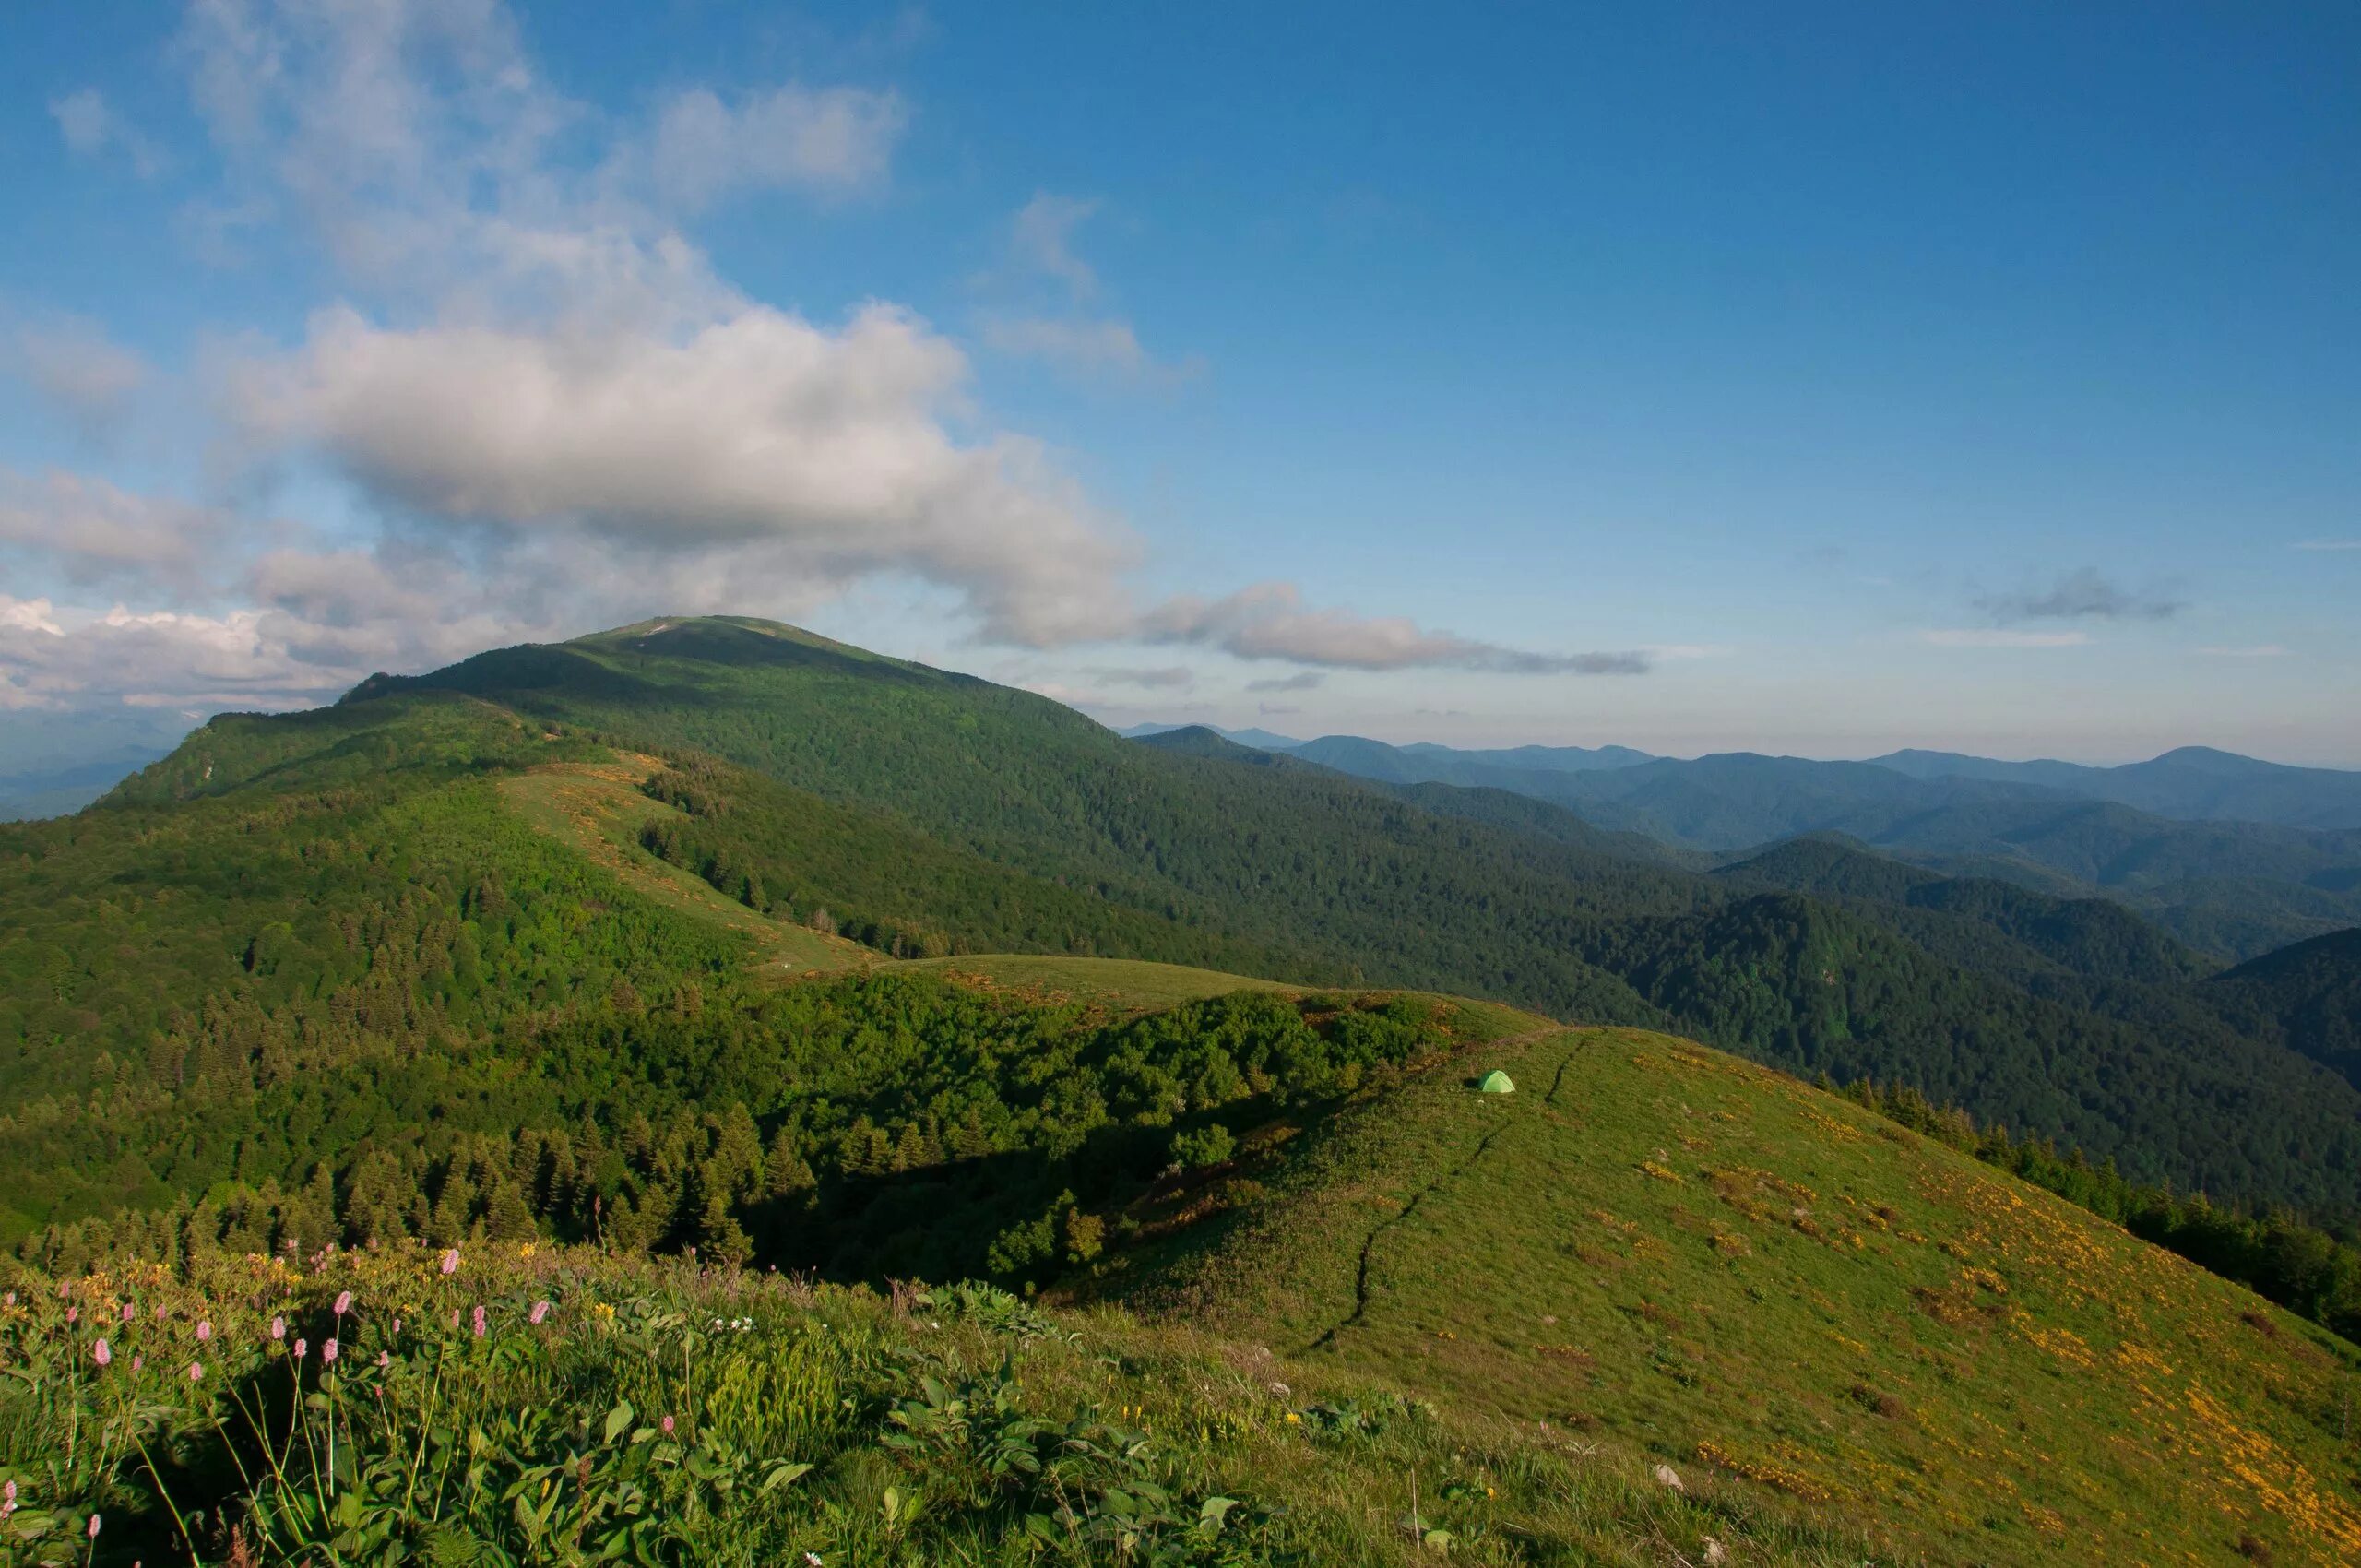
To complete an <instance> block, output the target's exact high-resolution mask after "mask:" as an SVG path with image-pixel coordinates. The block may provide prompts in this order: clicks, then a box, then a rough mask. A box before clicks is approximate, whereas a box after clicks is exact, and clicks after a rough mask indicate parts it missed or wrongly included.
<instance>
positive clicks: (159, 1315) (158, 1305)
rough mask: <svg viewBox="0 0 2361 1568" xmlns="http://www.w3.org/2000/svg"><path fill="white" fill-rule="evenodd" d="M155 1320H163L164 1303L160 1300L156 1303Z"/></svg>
mask: <svg viewBox="0 0 2361 1568" xmlns="http://www.w3.org/2000/svg"><path fill="white" fill-rule="evenodd" d="M156 1321H157V1322H158V1323H161V1322H163V1321H164V1303H163V1302H161V1301H159V1302H157V1303H156Z"/></svg>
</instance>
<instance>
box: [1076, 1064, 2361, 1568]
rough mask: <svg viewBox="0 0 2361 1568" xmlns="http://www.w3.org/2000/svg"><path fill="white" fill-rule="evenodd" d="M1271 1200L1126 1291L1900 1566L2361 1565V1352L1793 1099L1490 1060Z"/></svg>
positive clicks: (1707, 1078)
mask: <svg viewBox="0 0 2361 1568" xmlns="http://www.w3.org/2000/svg"><path fill="white" fill-rule="evenodd" d="M1457 1065H1459V1066H1460V1067H1464V1068H1465V1071H1466V1072H1467V1073H1471V1074H1472V1073H1475V1072H1480V1071H1482V1070H1485V1069H1489V1068H1490V1067H1493V1066H1501V1067H1505V1068H1506V1069H1507V1070H1508V1071H1509V1072H1510V1073H1511V1074H1512V1075H1513V1076H1514V1078H1515V1079H1516V1081H1517V1083H1518V1085H1519V1086H1520V1087H1519V1092H1518V1093H1517V1094H1515V1095H1513V1096H1490V1095H1478V1094H1474V1093H1471V1092H1469V1091H1468V1088H1467V1087H1466V1085H1465V1082H1464V1081H1463V1076H1462V1075H1461V1074H1460V1073H1459V1072H1456V1071H1453V1072H1445V1073H1432V1074H1428V1075H1421V1076H1418V1077H1416V1078H1412V1079H1410V1080H1407V1081H1406V1083H1404V1084H1403V1085H1402V1086H1400V1087H1396V1088H1394V1090H1393V1091H1391V1092H1390V1093H1388V1094H1386V1095H1383V1096H1382V1097H1378V1098H1374V1099H1370V1100H1368V1101H1366V1102H1364V1103H1362V1104H1360V1105H1358V1106H1357V1107H1354V1108H1353V1109H1351V1110H1349V1111H1346V1112H1345V1113H1343V1114H1342V1115H1341V1116H1339V1117H1338V1118H1336V1119H1335V1121H1334V1122H1332V1123H1328V1124H1327V1125H1325V1126H1323V1127H1322V1128H1317V1129H1313V1130H1311V1132H1309V1133H1308V1134H1306V1135H1305V1136H1304V1137H1302V1138H1301V1139H1299V1140H1298V1141H1297V1147H1296V1150H1295V1151H1294V1152H1293V1153H1291V1155H1290V1157H1289V1158H1288V1159H1287V1163H1286V1164H1285V1165H1284V1166H1283V1167H1282V1168H1281V1170H1279V1171H1278V1172H1277V1173H1276V1174H1275V1175H1273V1176H1270V1177H1268V1178H1266V1181H1267V1182H1268V1184H1269V1187H1270V1192H1271V1196H1270V1199H1269V1201H1267V1202H1265V1203H1264V1204H1263V1205H1261V1206H1257V1207H1256V1208H1254V1209H1252V1211H1249V1212H1245V1213H1241V1214H1240V1215H1238V1216H1235V1217H1233V1218H1232V1221H1231V1223H1230V1224H1229V1226H1228V1229H1227V1230H1226V1232H1225V1233H1224V1234H1222V1235H1221V1236H1220V1237H1219V1238H1218V1239H1217V1240H1215V1241H1212V1244H1210V1245H1207V1244H1205V1242H1206V1239H1205V1238H1195V1239H1192V1240H1191V1241H1188V1242H1187V1243H1185V1244H1182V1245H1179V1246H1175V1247H1172V1248H1170V1249H1169V1250H1168V1251H1167V1252H1166V1253H1164V1254H1162V1255H1161V1256H1160V1257H1159V1256H1155V1255H1151V1254H1142V1256H1141V1258H1140V1259H1139V1266H1137V1267H1136V1268H1135V1269H1134V1270H1133V1272H1131V1273H1130V1274H1128V1275H1118V1276H1115V1277H1110V1278H1109V1279H1106V1280H1102V1281H1100V1284H1101V1285H1102V1286H1104V1287H1108V1288H1110V1289H1114V1290H1116V1291H1119V1292H1121V1293H1123V1294H1126V1295H1128V1296H1131V1297H1132V1298H1133V1299H1135V1300H1140V1301H1146V1302H1151V1303H1153V1304H1154V1305H1155V1306H1156V1307H1157V1308H1158V1309H1159V1310H1162V1311H1164V1312H1167V1313H1175V1314H1179V1315H1185V1316H1187V1317H1190V1318H1192V1320H1195V1321H1200V1322H1204V1323H1206V1324H1209V1325H1213V1326H1215V1327H1216V1328H1217V1329H1218V1331H1220V1332H1225V1333H1229V1334H1235V1335H1241V1336H1252V1337H1254V1338H1256V1339H1258V1340H1261V1341H1264V1342H1266V1343H1269V1344H1270V1345H1272V1346H1273V1347H1275V1348H1283V1349H1284V1350H1286V1351H1287V1352H1288V1353H1290V1354H1293V1355H1295V1356H1297V1357H1299V1358H1301V1359H1302V1360H1303V1361H1304V1363H1305V1364H1307V1365H1321V1366H1329V1365H1333V1366H1335V1367H1336V1368H1337V1369H1339V1370H1343V1371H1349V1372H1357V1373H1364V1374H1369V1375H1374V1376H1382V1377H1386V1378H1389V1379H1392V1380H1394V1381H1395V1382H1396V1383H1397V1384H1399V1385H1400V1386H1403V1387H1406V1388H1417V1389H1419V1390H1422V1391H1426V1392H1429V1393H1430V1394H1431V1395H1432V1396H1434V1397H1437V1398H1439V1399H1441V1398H1448V1399H1450V1400H1451V1401H1453V1402H1454V1403H1465V1404H1466V1405H1469V1406H1472V1407H1479V1408H1486V1409H1489V1410H1490V1411H1492V1412H1493V1413H1495V1414H1496V1415H1497V1416H1498V1417H1500V1418H1501V1419H1503V1420H1511V1421H1514V1422H1519V1423H1524V1424H1525V1428H1526V1429H1527V1430H1530V1431H1535V1432H1536V1433H1538V1432H1541V1431H1551V1432H1569V1433H1577V1434H1607V1435H1611V1436H1612V1437H1614V1438H1616V1439H1618V1440H1620V1441H1623V1442H1628V1443H1633V1444H1635V1445H1637V1447H1638V1448H1640V1449H1641V1450H1642V1451H1643V1452H1644V1453H1646V1454H1648V1455H1654V1456H1655V1457H1657V1458H1660V1459H1662V1460H1663V1461H1665V1462H1667V1463H1668V1464H1671V1465H1674V1466H1677V1467H1695V1468H1697V1469H1700V1470H1703V1471H1704V1472H1707V1473H1711V1474H1718V1475H1721V1476H1724V1477H1726V1478H1731V1479H1738V1478H1744V1479H1747V1480H1748V1481H1750V1482H1752V1483H1754V1484H1755V1485H1756V1486H1758V1487H1759V1488H1760V1489H1762V1491H1764V1492H1766V1493H1768V1494H1770V1495H1773V1496H1774V1497H1780V1498H1784V1499H1786V1500H1788V1502H1789V1503H1791V1504H1792V1505H1793V1507H1794V1508H1795V1510H1796V1512H1797V1515H1798V1516H1799V1517H1801V1516H1807V1515H1808V1516H1815V1517H1823V1518H1824V1517H1829V1516H1836V1517H1843V1518H1849V1519H1857V1520H1859V1521H1862V1522H1863V1526H1864V1529H1865V1531H1866V1532H1867V1533H1868V1535H1869V1538H1870V1539H1871V1540H1872V1541H1873V1542H1874V1543H1875V1549H1876V1550H1877V1552H1878V1554H1879V1555H1880V1557H1881V1558H1883V1557H1887V1556H1892V1557H1897V1558H1903V1559H1909V1558H1916V1557H1920V1556H1924V1557H1925V1558H1927V1559H1928V1560H1932V1561H1944V1562H1983V1563H2022V1564H2027V1565H2031V1564H2039V1563H2052V1562H2150V1563H2159V1564H2161V1563H2209V1562H2232V1561H2241V1560H2245V1561H2258V1562H2260V1561H2273V1562H2282V1563H2288V1562H2306V1563H2336V1562H2354V1561H2356V1560H2361V1511H2356V1509H2355V1506H2354V1503H2353V1502H2352V1500H2351V1498H2352V1493H2351V1477H2352V1475H2353V1473H2354V1469H2355V1464H2356V1462H2361V1448H2357V1447H2356V1446H2355V1443H2354V1442H2353V1441H2352V1438H2351V1435H2350V1429H2349V1427H2348V1424H2347V1420H2348V1416H2347V1411H2348V1402H2349V1400H2350V1398H2351V1396H2352V1394H2353V1392H2354V1383H2355V1370H2356V1369H2355V1350H2354V1348H2353V1347H2352V1346H2350V1345H2348V1344H2346V1343H2344V1342H2343V1340H2341V1339H2338V1338H2337V1337H2336V1336H2332V1335H2331V1334H2329V1333H2328V1332H2327V1331H2326V1330H2324V1329H2321V1328H2319V1327H2317V1326H2316V1325H2314V1324H2308V1323H2306V1322H2304V1321H2302V1320H2300V1319H2298V1318H2296V1317H2294V1316H2292V1315H2290V1314H2288V1313H2284V1312H2281V1311H2279V1310H2278V1309H2276V1308H2274V1307H2272V1306H2270V1305H2269V1304H2267V1303H2266V1302H2264V1301H2261V1300H2260V1299H2259V1298H2257V1297H2255V1296H2253V1295H2252V1294H2250V1293H2249V1292H2248V1291H2246V1290H2243V1289H2239V1288H2238V1287H2236V1286H2234V1285H2231V1284H2228V1283H2227V1282H2225V1281H2223V1280H2221V1279H2218V1278H2216V1277H2213V1276H2210V1275H2208V1274H2206V1273H2204V1272H2203V1271H2201V1270H2200V1269H2198V1268H2196V1267H2195V1266H2193V1265H2189V1264H2187V1263H2185V1262H2183V1261H2182V1260H2180V1259H2178V1258H2177V1257H2174V1256H2172V1255H2171V1254H2169V1253H2164V1252H2162V1251H2159V1250H2158V1249H2155V1248H2153V1247H2150V1246H2148V1245H2146V1244H2144V1243H2142V1242H2141V1241H2136V1240H2134V1239H2133V1238H2131V1237H2130V1236H2128V1235H2126V1234H2125V1233H2123V1232H2122V1231H2121V1230H2119V1229H2116V1228H2115V1227H2113V1226H2110V1225H2108V1224H2106V1222H2104V1221H2101V1220H2098V1219H2095V1218H2093V1217H2091V1216H2090V1215H2088V1214H2087V1213H2085V1212H2083V1211H2082V1210H2080V1209H2077V1208H2075V1207H2073V1206H2070V1205H2068V1204H2066V1203H2065V1202H2063V1201H2061V1200H2058V1199H2055V1198H2052V1197H2050V1196H2049V1195H2048V1194H2045V1193H2041V1192H2039V1191H2036V1190H2035V1189H2033V1188H2030V1187H2027V1186H2025V1185H2023V1184H2022V1183H2020V1182H2014V1181H2012V1180H2011V1179H2009V1178H2006V1177H2004V1176H2000V1175H1998V1174H1996V1173H1995V1172H1993V1171H1991V1170H1987V1169H1986V1168H1983V1167H1981V1166H1979V1165H1977V1164H1976V1163H1975V1161H1973V1160H1971V1159H1969V1158H1965V1157H1964V1156H1961V1155H1957V1154H1955V1153H1953V1152H1952V1151H1951V1150H1949V1149H1946V1148H1943V1147H1941V1146H1938V1145H1936V1144H1934V1143H1932V1142H1930V1141H1928V1140H1927V1139H1924V1138H1921V1137H1919V1136H1917V1135H1916V1134H1912V1133H1908V1132H1906V1131H1904V1130H1903V1129H1900V1128H1898V1127H1895V1126H1893V1125H1892V1124H1891V1123H1886V1122H1884V1121H1882V1120H1881V1119H1880V1118H1877V1117H1875V1116H1872V1115H1870V1114H1869V1113H1867V1112H1864V1111H1861V1110H1860V1109H1859V1108H1858V1107H1856V1106H1853V1105H1851V1104H1849V1103H1847V1102H1845V1101H1843V1100H1841V1099H1837V1098H1836V1097H1834V1096H1832V1095H1828V1094H1824V1093H1821V1092H1820V1091H1818V1090H1815V1089H1812V1088H1810V1087H1808V1086H1805V1085H1803V1084H1800V1083H1797V1082H1796V1081H1795V1080H1793V1079H1789V1078H1786V1077H1785V1076H1783V1075H1778V1074H1775V1073H1772V1072H1769V1071H1766V1070H1764V1069H1762V1068H1759V1067H1755V1066H1752V1065H1750V1064H1748V1063H1741V1062H1738V1061H1737V1060H1735V1059H1733V1058H1731V1057H1728V1056H1725V1055H1723V1054H1721V1053H1719V1052H1716V1051H1709V1050H1706V1049H1704V1048H1702V1047H1699V1046H1695V1045H1692V1044H1690V1043H1688V1042H1685V1041H1681V1040H1678V1039H1670V1038H1668V1037H1665V1036H1660V1035H1654V1034H1649V1033H1644V1032H1641V1031H1634V1030H1566V1031H1562V1032H1559V1033H1556V1034H1553V1035H1548V1036H1545V1037H1543V1038H1540V1039H1525V1040H1522V1041H1517V1040H1511V1041H1509V1042H1505V1043H1504V1044H1503V1045H1501V1046H1500V1047H1496V1048H1492V1049H1489V1050H1487V1049H1481V1048H1479V1049H1478V1050H1477V1051H1473V1052H1470V1053H1465V1054H1463V1055H1462V1057H1461V1058H1460V1059H1459V1062H1458V1064H1457Z"/></svg>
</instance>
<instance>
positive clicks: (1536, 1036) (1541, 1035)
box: [1304, 1024, 1582, 1351]
mask: <svg viewBox="0 0 2361 1568" xmlns="http://www.w3.org/2000/svg"><path fill="white" fill-rule="evenodd" d="M1577 1032H1578V1028H1577V1026H1573V1025H1564V1024H1560V1025H1557V1026H1555V1027H1553V1028H1546V1029H1534V1030H1532V1031H1530V1032H1528V1033H1525V1034H1521V1035H1511V1036H1509V1037H1507V1038H1506V1039H1493V1040H1486V1041H1484V1042H1483V1044H1482V1046H1481V1047H1470V1048H1469V1049H1470V1050H1477V1049H1481V1050H1487V1051H1498V1050H1501V1049H1504V1048H1510V1047H1515V1046H1520V1045H1532V1044H1535V1043H1536V1042H1538V1041H1541V1040H1545V1039H1549V1038H1550V1037H1552V1036H1553V1035H1562V1034H1574V1033H1577ZM1581 1050H1582V1042H1581V1041H1580V1040H1579V1039H1578V1040H1576V1041H1575V1042H1574V1043H1573V1044H1572V1045H1571V1046H1569V1047H1568V1048H1567V1050H1566V1051H1565V1054H1563V1055H1562V1056H1560V1058H1559V1059H1558V1070H1557V1071H1556V1072H1555V1073H1554V1074H1552V1075H1551V1076H1550V1079H1549V1092H1548V1094H1545V1095H1544V1096H1542V1097H1541V1100H1542V1103H1543V1104H1544V1105H1553V1106H1554V1105H1555V1104H1556V1103H1557V1099H1558V1091H1559V1089H1560V1087H1563V1086H1564V1084H1565V1081H1566V1068H1567V1065H1568V1064H1569V1063H1572V1061H1573V1059H1574V1055H1575V1052H1577V1051H1581ZM1513 1125H1514V1123H1513V1122H1510V1121H1507V1120H1503V1121H1501V1123H1499V1124H1497V1125H1496V1126H1494V1127H1493V1128H1492V1129H1491V1130H1490V1131H1489V1132H1488V1133H1486V1134H1484V1135H1483V1136H1482V1137H1481V1138H1479V1139H1477V1142H1476V1146H1475V1147H1474V1148H1472V1149H1470V1150H1469V1151H1468V1153H1467V1158H1465V1159H1463V1160H1461V1161H1459V1162H1458V1163H1457V1164H1456V1165H1454V1166H1453V1167H1452V1168H1451V1169H1450V1170H1447V1171H1445V1172H1443V1173H1442V1175H1441V1176H1438V1177H1436V1178H1435V1179H1434V1180H1433V1181H1431V1182H1428V1183H1427V1184H1426V1185H1425V1186H1424V1187H1421V1188H1420V1189H1418V1192H1417V1193H1416V1194H1413V1195H1412V1197H1411V1199H1410V1201H1409V1202H1408V1203H1406V1204H1404V1205H1403V1206H1401V1207H1400V1208H1399V1209H1396V1210H1395V1211H1394V1213H1392V1214H1390V1215H1388V1216H1386V1217H1385V1218H1383V1219H1381V1220H1379V1221H1378V1222H1377V1223H1376V1224H1375V1225H1374V1226H1372V1227H1370V1232H1369V1234H1368V1235H1367V1236H1365V1237H1363V1238H1362V1240H1361V1247H1360V1256H1359V1259H1358V1262H1357V1264H1356V1265H1355V1267H1354V1271H1353V1310H1352V1311H1351V1312H1350V1313H1347V1314H1346V1315H1345V1316H1344V1317H1343V1318H1340V1319H1338V1320H1337V1321H1336V1322H1335V1323H1333V1324H1329V1326H1328V1328H1327V1331H1326V1332H1325V1333H1323V1334H1322V1335H1321V1336H1320V1337H1319V1338H1317V1339H1314V1340H1313V1341H1312V1342H1311V1344H1310V1345H1308V1346H1306V1347H1304V1348H1305V1349H1306V1350H1307V1351H1310V1350H1319V1349H1324V1348H1328V1347H1329V1346H1332V1345H1334V1344H1335V1342H1336V1336H1338V1335H1340V1334H1342V1333H1343V1332H1344V1331H1345V1330H1346V1329H1348V1328H1353V1327H1357V1326H1358V1324H1360V1322H1361V1321H1362V1319H1363V1318H1365V1317H1366V1316H1367V1315H1368V1313H1369V1271H1370V1259H1371V1258H1372V1257H1373V1256H1374V1255H1375V1253H1376V1251H1377V1244H1378V1242H1379V1241H1380V1240H1382V1238H1383V1237H1384V1235H1385V1233H1386V1232H1387V1231H1388V1230H1391V1229H1394V1227H1395V1226H1397V1225H1399V1224H1401V1223H1402V1222H1403V1221H1404V1220H1406V1219H1407V1218H1410V1217H1411V1216H1412V1215H1413V1214H1416V1213H1417V1212H1418V1206H1419V1205H1421V1204H1423V1203H1425V1202H1426V1201H1427V1199H1428V1198H1430V1197H1431V1196H1433V1195H1434V1194H1437V1193H1439V1192H1441V1191H1442V1190H1443V1189H1444V1188H1445V1187H1447V1186H1449V1185H1451V1184H1452V1183H1453V1182H1456V1181H1458V1180H1459V1179H1460V1178H1461V1177H1462V1176H1465V1175H1466V1174H1467V1173H1468V1172H1469V1171H1471V1170H1475V1169H1476V1167H1477V1165H1479V1164H1481V1163H1482V1162H1483V1158H1484V1156H1485V1155H1486V1154H1488V1153H1489V1152H1490V1151H1491V1147H1492V1145H1493V1144H1494V1143H1495V1142H1497V1141H1498V1140H1499V1138H1500V1135H1501V1134H1502V1133H1505V1132H1507V1131H1508V1130H1509V1128H1510V1127H1512V1126H1513Z"/></svg>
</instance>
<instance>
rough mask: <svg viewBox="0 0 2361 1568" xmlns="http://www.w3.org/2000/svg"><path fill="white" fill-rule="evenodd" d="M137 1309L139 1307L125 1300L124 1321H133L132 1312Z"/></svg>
mask: <svg viewBox="0 0 2361 1568" xmlns="http://www.w3.org/2000/svg"><path fill="white" fill-rule="evenodd" d="M137 1310H138V1309H137V1308H136V1307H134V1306H133V1305H132V1304H131V1303H130V1302H129V1301H125V1302H124V1304H123V1321H124V1322H125V1323H129V1322H130V1321H131V1314H132V1313H134V1312H136V1311H137Z"/></svg>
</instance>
